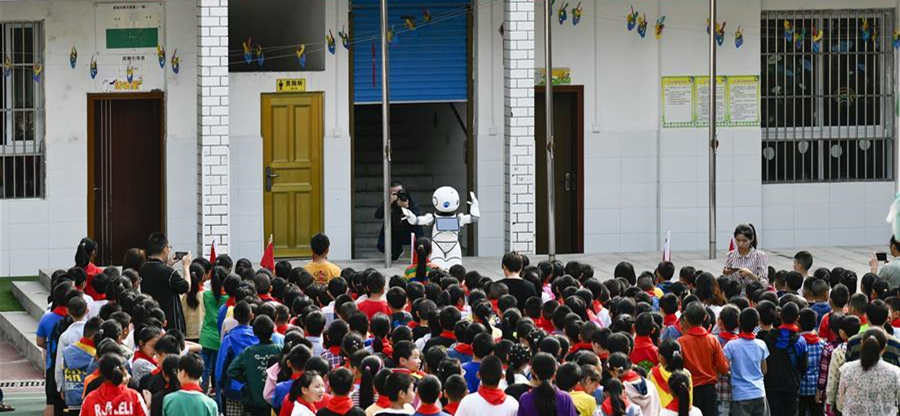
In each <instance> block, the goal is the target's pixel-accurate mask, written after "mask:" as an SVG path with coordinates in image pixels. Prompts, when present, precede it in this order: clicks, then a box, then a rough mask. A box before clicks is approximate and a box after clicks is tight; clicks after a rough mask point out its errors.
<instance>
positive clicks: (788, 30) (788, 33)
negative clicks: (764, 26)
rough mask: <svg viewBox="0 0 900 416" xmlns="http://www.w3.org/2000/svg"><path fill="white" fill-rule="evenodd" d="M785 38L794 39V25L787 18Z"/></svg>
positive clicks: (786, 39) (788, 40) (790, 40)
mask: <svg viewBox="0 0 900 416" xmlns="http://www.w3.org/2000/svg"><path fill="white" fill-rule="evenodd" d="M784 40H785V41H787V42H793V41H794V26H793V25H792V24H791V22H790V21H788V20H787V19H785V21H784Z"/></svg>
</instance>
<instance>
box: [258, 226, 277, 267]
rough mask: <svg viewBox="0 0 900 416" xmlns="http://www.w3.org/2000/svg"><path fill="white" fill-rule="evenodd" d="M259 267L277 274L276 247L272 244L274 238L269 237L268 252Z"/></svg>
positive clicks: (264, 254)
mask: <svg viewBox="0 0 900 416" xmlns="http://www.w3.org/2000/svg"><path fill="white" fill-rule="evenodd" d="M259 265H260V266H262V267H264V268H266V269H269V271H272V272H275V246H274V245H273V244H272V236H271V235H269V244H268V245H266V251H265V252H264V253H263V256H262V260H260V261H259Z"/></svg>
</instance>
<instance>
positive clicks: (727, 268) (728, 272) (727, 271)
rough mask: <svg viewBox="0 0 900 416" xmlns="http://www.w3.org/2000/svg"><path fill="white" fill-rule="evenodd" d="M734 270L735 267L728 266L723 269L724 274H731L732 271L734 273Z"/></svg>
mask: <svg viewBox="0 0 900 416" xmlns="http://www.w3.org/2000/svg"><path fill="white" fill-rule="evenodd" d="M736 271H737V269H732V268H730V267H726V268H725V270H724V272H725V274H732V273H734V272H736Z"/></svg>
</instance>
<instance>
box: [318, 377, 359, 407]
mask: <svg viewBox="0 0 900 416" xmlns="http://www.w3.org/2000/svg"><path fill="white" fill-rule="evenodd" d="M328 384H329V385H330V386H331V391H332V392H333V393H334V396H331V400H329V401H328V404H326V405H325V407H324V408H322V409H320V410H319V411H318V412H317V413H316V416H366V411H365V410H363V409H362V408H360V407H359V406H354V405H353V400H352V399H351V398H350V390H353V373H351V372H350V370H348V369H346V368H343V367H341V368H336V369H334V370H331V372H330V373H328Z"/></svg>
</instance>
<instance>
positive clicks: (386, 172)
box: [381, 0, 393, 268]
mask: <svg viewBox="0 0 900 416" xmlns="http://www.w3.org/2000/svg"><path fill="white" fill-rule="evenodd" d="M387 31H388V6H387V0H381V141H382V144H383V145H384V155H383V158H382V170H383V172H382V173H383V176H384V177H383V180H384V267H385V268H390V267H391V260H392V257H393V253H391V251H392V250H391V248H392V246H391V237H393V236H392V234H393V233H392V232H391V107H390V104H389V103H388V98H389V91H390V82H389V80H388V38H387Z"/></svg>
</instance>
